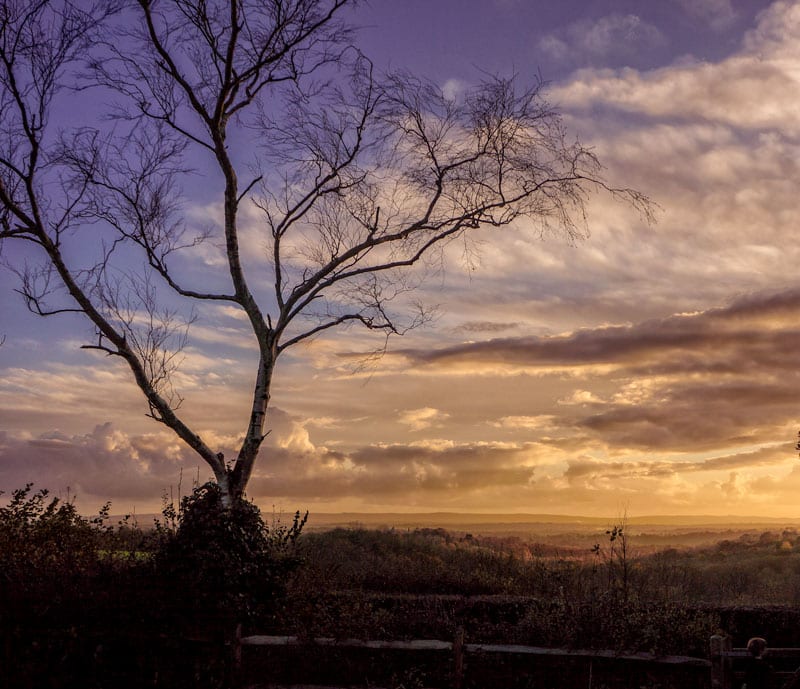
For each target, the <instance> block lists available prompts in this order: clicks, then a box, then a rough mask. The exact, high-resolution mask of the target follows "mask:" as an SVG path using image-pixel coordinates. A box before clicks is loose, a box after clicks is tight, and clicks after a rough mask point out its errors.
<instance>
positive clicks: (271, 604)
mask: <svg viewBox="0 0 800 689" xmlns="http://www.w3.org/2000/svg"><path fill="white" fill-rule="evenodd" d="M165 516H166V517H167V520H166V521H167V523H170V522H171V523H174V524H175V525H176V528H169V527H168V526H165V525H164V524H159V525H158V527H157V534H158V538H159V545H158V549H157V551H156V556H155V558H154V561H153V574H154V575H155V577H156V578H157V581H158V587H159V589H160V590H161V593H162V594H165V595H164V596H163V610H164V611H165V612H166V613H167V614H168V615H169V614H170V613H171V617H173V618H174V619H173V620H171V622H173V623H174V624H177V625H179V626H180V625H183V626H185V624H186V623H188V624H190V625H192V626H194V627H195V629H194V631H201V632H202V631H203V629H204V628H205V629H206V630H207V629H208V625H213V628H217V629H219V628H221V627H220V625H228V628H230V625H235V624H236V623H239V622H250V621H252V620H255V619H259V620H263V619H265V618H267V617H270V616H271V615H273V614H274V611H275V606H276V604H277V602H278V601H279V599H281V598H282V596H283V593H284V591H285V587H286V580H287V578H288V577H289V576H290V575H291V572H292V570H293V569H294V568H295V567H296V566H297V565H298V564H299V558H298V557H297V554H296V552H295V548H294V546H295V543H296V541H297V538H298V537H299V535H300V532H301V531H302V528H303V525H304V524H305V517H303V518H301V517H300V513H299V512H298V513H296V514H295V516H294V520H293V522H292V524H291V526H286V525H282V524H280V523H276V524H273V525H272V526H268V525H267V524H266V523H265V522H264V520H263V519H262V517H261V513H260V511H259V509H258V508H257V507H256V506H255V505H254V504H253V503H252V502H248V501H246V500H239V501H236V502H235V503H234V504H233V505H231V506H230V507H226V506H225V505H223V501H222V494H221V492H220V490H219V488H218V487H217V485H216V484H214V483H207V484H205V485H203V486H200V487H198V488H196V489H195V490H194V491H193V492H192V494H191V495H188V496H186V497H184V498H183V500H182V501H181V505H180V510H179V512H178V514H177V517H176V519H175V520H171V519H170V515H169V514H166V515H165ZM198 626H199V629H198V628H197V627H198Z"/></svg>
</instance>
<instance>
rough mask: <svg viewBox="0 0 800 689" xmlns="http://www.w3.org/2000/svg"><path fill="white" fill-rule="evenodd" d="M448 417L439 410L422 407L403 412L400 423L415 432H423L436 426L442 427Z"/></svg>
mask: <svg viewBox="0 0 800 689" xmlns="http://www.w3.org/2000/svg"><path fill="white" fill-rule="evenodd" d="M448 416H449V414H445V413H444V412H442V411H440V410H438V409H434V408H432V407H422V408H420V409H409V410H407V411H404V412H401V414H400V418H399V421H400V423H403V424H406V425H408V426H410V427H411V430H413V431H421V430H424V429H426V428H431V427H432V426H434V425H440V424H441V422H442V421H444V420H446V419H447V418H448Z"/></svg>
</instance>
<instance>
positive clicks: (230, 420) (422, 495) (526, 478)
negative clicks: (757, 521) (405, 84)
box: [0, 0, 800, 518]
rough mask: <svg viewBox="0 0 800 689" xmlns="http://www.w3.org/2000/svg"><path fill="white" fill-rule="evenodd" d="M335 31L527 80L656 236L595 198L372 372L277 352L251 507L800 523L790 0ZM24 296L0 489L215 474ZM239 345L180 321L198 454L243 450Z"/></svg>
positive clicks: (796, 160) (376, 22)
mask: <svg viewBox="0 0 800 689" xmlns="http://www.w3.org/2000/svg"><path fill="white" fill-rule="evenodd" d="M352 16H353V21H354V23H356V24H357V25H359V26H360V29H359V33H358V34H357V43H358V45H359V46H360V47H361V48H362V49H363V51H364V52H365V53H366V54H367V55H369V56H370V57H371V59H372V60H373V61H374V62H375V64H376V65H377V66H378V67H379V68H381V69H402V70H407V71H409V72H411V73H415V74H420V75H425V76H427V77H428V78H430V79H432V80H433V81H435V82H436V83H437V84H439V85H440V86H441V87H442V88H443V89H444V91H445V92H446V93H459V92H463V91H464V90H465V89H467V88H468V87H469V86H470V85H472V84H475V83H476V82H478V81H480V80H481V79H483V78H485V76H486V75H487V74H497V75H502V76H508V75H511V74H514V75H516V78H517V79H518V80H520V81H521V82H522V83H532V82H533V81H534V80H535V79H537V78H542V79H544V80H545V81H546V82H547V84H548V86H547V91H546V95H547V98H548V100H549V101H550V102H551V103H553V104H554V105H555V106H556V107H557V108H558V109H559V110H560V111H561V113H562V114H563V117H564V121H565V124H566V126H567V128H568V131H569V132H570V135H571V136H575V137H578V138H579V139H580V141H581V142H582V143H584V144H585V145H587V146H591V147H592V148H593V150H594V151H595V152H596V153H597V155H598V157H599V158H600V160H601V161H602V163H603V165H604V166H605V174H606V176H607V178H608V179H609V181H611V182H612V183H614V184H617V185H620V186H630V187H635V188H636V189H637V190H639V191H641V192H643V193H645V194H647V195H648V196H649V197H650V198H651V199H652V200H653V201H654V203H655V204H657V208H656V222H654V223H652V224H651V223H648V222H646V221H645V220H644V219H643V218H642V217H641V216H640V214H638V213H637V212H636V211H635V210H634V209H632V208H630V207H628V206H626V205H625V204H621V203H619V202H617V201H615V200H614V199H612V198H609V196H608V195H596V196H592V197H591V198H590V199H589V201H588V203H587V228H588V231H587V233H586V236H585V237H583V238H580V239H577V240H569V239H567V238H565V237H563V236H560V235H559V234H558V233H547V234H545V235H542V234H541V233H540V232H539V231H538V230H537V229H536V228H535V227H533V226H532V225H531V224H530V223H529V222H527V221H525V222H518V223H517V224H516V225H515V226H514V227H513V228H509V229H508V230H506V231H503V232H502V233H496V232H495V233H489V232H483V233H482V234H479V235H478V236H477V239H478V249H479V251H478V252H477V253H474V254H470V255H469V256H466V257H465V256H464V255H463V254H459V252H457V251H453V252H451V253H452V254H453V255H452V256H449V257H448V259H449V260H448V261H447V263H446V269H445V270H444V271H443V272H442V273H441V274H439V275H436V276H434V277H433V278H432V279H430V280H429V281H428V282H427V283H425V284H424V285H423V286H422V287H420V288H419V296H420V297H421V298H422V299H423V300H425V301H427V302H428V303H431V304H436V305H437V317H436V319H435V320H434V321H433V322H432V323H430V324H428V325H427V326H425V327H424V328H420V329H418V330H415V331H412V332H411V333H409V334H407V335H405V336H404V337H402V338H399V337H398V338H393V339H392V340H391V341H390V343H389V349H388V352H387V353H386V354H385V355H384V356H383V357H382V358H380V359H378V360H374V361H368V362H365V360H364V356H365V353H366V352H368V351H370V350H371V349H372V348H374V346H375V341H374V340H373V339H370V337H369V336H368V335H367V334H365V333H364V332H361V331H358V330H354V329H351V330H348V331H345V332H341V333H335V334H330V335H327V336H325V337H319V338H317V339H315V340H314V341H313V342H310V343H309V344H307V345H304V346H302V347H298V348H296V349H294V350H291V351H290V352H289V353H288V354H287V355H286V356H285V358H283V359H282V360H280V361H279V363H278V370H277V373H276V380H275V385H274V388H273V394H272V408H271V411H270V417H269V421H268V427H269V428H270V429H271V433H270V435H269V436H268V438H267V441H266V443H265V447H264V449H263V450H262V456H261V457H260V459H259V463H258V464H257V466H256V469H255V472H254V476H253V479H252V480H251V483H250V486H249V495H250V496H251V497H252V498H253V499H255V500H256V502H257V503H258V504H259V505H261V506H262V507H263V508H265V509H270V507H272V506H275V507H276V508H277V509H279V510H283V511H294V510H295V509H309V510H311V512H312V514H313V512H314V511H319V512H337V511H396V512H409V511H425V512H429V511H458V512H484V513H508V512H527V513H550V514H573V515H591V516H605V515H608V516H611V517H613V516H615V515H618V514H620V513H622V512H627V514H628V515H629V516H635V517H638V516H643V515H668V514H676V515H677V514H681V515H687V514H716V515H726V514H731V515H755V516H770V517H787V518H788V517H800V505H799V504H798V499H800V461H799V460H798V456H797V452H796V451H795V448H794V445H795V442H796V437H797V431H798V429H800V418H798V416H799V415H798V407H799V406H800V405H799V403H800V374H798V362H800V318H798V317H800V280H799V279H798V278H797V266H798V265H800V243H798V241H797V222H798V220H797V219H798V206H799V205H800V200H799V199H800V196H799V195H798V192H797V185H798V182H800V2H793V1H786V0H779V1H777V2H768V1H767V0H760V1H755V0H657V1H656V2H645V1H643V0H638V1H637V0H595V1H591V2H589V1H586V0H584V1H579V0H562V1H561V2H558V3H553V2H546V1H545V0H527V1H525V0H436V2H430V1H429V0H424V1H423V0H406V1H405V2H403V3H399V2H392V1H390V0H372V2H371V3H369V4H367V5H362V6H360V7H359V8H358V9H357V10H355V11H354V12H353V15H352ZM66 115H67V114H65V116H66ZM187 214H188V215H189V216H192V214H194V216H201V215H205V216H207V217H209V218H214V217H218V215H219V206H218V205H215V202H214V201H213V200H212V201H210V202H208V203H206V204H196V205H195V206H194V207H191V208H187ZM253 222H255V221H253ZM255 229H257V228H254V231H255ZM6 255H7V254H6ZM210 262H211V261H210V259H209V258H208V257H207V256H206V258H205V263H204V262H203V261H202V260H201V261H199V262H198V264H197V265H196V270H198V271H202V270H206V269H208V265H209V264H210ZM14 286H15V285H14V279H13V276H12V275H11V274H10V273H9V271H7V270H1V269H0V294H1V295H2V297H0V335H3V336H5V342H4V344H3V345H2V347H0V490H4V491H6V492H8V491H10V490H12V489H14V488H17V487H20V486H22V485H24V484H25V483H27V482H30V481H33V482H35V483H36V485H37V487H47V488H49V489H50V490H51V491H52V492H53V493H55V494H61V495H64V494H66V492H67V490H69V494H70V495H77V496H78V501H79V504H80V505H81V507H83V508H84V509H86V510H91V509H94V508H95V507H96V506H97V505H99V504H101V503H103V502H105V501H106V500H111V501H112V505H113V511H115V512H126V511H131V510H133V509H135V510H136V511H138V512H146V511H152V510H155V509H157V508H158V506H159V504H160V499H161V495H162V494H163V493H164V492H165V491H166V492H169V491H170V490H171V489H172V490H173V491H176V490H177V489H178V484H179V483H180V485H181V489H182V491H183V492H186V490H187V489H188V487H189V486H190V485H191V481H192V480H193V479H194V478H195V477H196V476H199V477H200V479H201V480H205V479H206V478H207V477H208V476H209V475H210V471H209V470H208V469H207V468H206V467H205V465H203V464H202V463H201V462H200V460H198V459H196V458H195V457H194V456H193V455H192V452H191V451H190V450H189V449H187V448H186V447H184V446H183V445H182V444H181V442H180V441H179V440H178V439H177V438H176V437H174V436H173V435H172V434H171V432H170V431H169V430H168V429H165V428H163V427H161V426H159V425H158V424H157V423H155V422H154V421H152V420H151V419H148V418H147V417H146V416H145V412H146V404H145V402H144V399H143V397H142V396H141V393H140V392H139V391H138V389H137V388H136V387H135V386H134V384H133V383H132V381H131V380H130V376H129V374H128V372H127V370H126V369H125V368H123V366H122V364H121V363H119V362H115V361H113V360H111V359H109V358H107V357H103V356H101V355H98V354H97V353H96V352H87V351H86V350H81V349H80V345H81V344H83V343H85V342H86V341H88V339H90V338H91V330H90V329H89V328H87V326H86V324H85V323H83V322H82V321H80V319H79V318H78V317H76V316H71V315H67V316H61V317H57V318H50V319H41V318H38V317H35V316H33V315H32V314H30V313H28V312H27V311H26V309H25V307H24V304H23V302H22V300H21V298H20V297H19V296H18V295H16V294H15V293H13V289H14ZM254 350H255V346H254V342H253V341H252V339H251V338H249V337H248V334H247V328H246V324H245V323H244V322H243V319H242V317H241V314H240V313H238V312H236V311H235V310H234V309H231V308H229V307H225V306H214V307H209V308H204V309H203V310H202V311H201V312H199V313H198V318H197V321H196V322H195V323H194V324H193V326H192V328H191V330H190V334H189V342H188V346H187V348H186V350H185V360H184V362H183V364H182V367H181V369H180V371H179V373H178V374H177V376H176V380H175V384H176V388H177V389H178V391H179V392H180V394H181V395H182V397H183V398H184V400H185V402H184V406H183V407H182V411H183V413H184V414H185V415H186V417H187V418H188V419H189V420H190V422H191V424H192V425H193V426H194V427H195V428H197V429H199V430H200V433H201V435H202V436H203V437H204V439H206V441H207V442H209V443H210V444H212V446H219V447H221V448H226V450H227V448H233V447H235V446H236V441H237V439H238V437H239V436H240V434H241V432H242V429H243V426H244V424H245V423H246V418H247V417H246V415H247V413H248V410H249V402H248V397H249V395H250V393H251V390H252V373H251V372H252V370H253V365H254V357H255V354H254ZM226 454H227V452H226Z"/></svg>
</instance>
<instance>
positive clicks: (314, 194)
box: [0, 0, 649, 504]
mask: <svg viewBox="0 0 800 689" xmlns="http://www.w3.org/2000/svg"><path fill="white" fill-rule="evenodd" d="M354 4H355V3H354V2H353V1H351V0H258V1H256V0H135V1H134V0H114V1H109V0H103V1H102V2H97V3H91V2H72V1H70V0H50V1H48V0H38V1H36V2H33V3H31V2H30V0H4V1H3V2H2V4H0V133H1V135H0V240H3V241H4V242H5V244H6V245H7V244H9V242H10V241H14V242H19V243H23V244H27V245H29V246H30V245H33V247H34V248H35V251H36V257H37V258H36V260H34V259H33V257H29V258H28V261H27V262H24V261H22V260H21V259H20V258H19V256H22V253H20V254H19V255H17V256H16V257H9V254H8V251H7V249H6V247H3V251H4V253H5V257H6V263H7V264H10V265H11V266H12V269H13V270H15V271H16V272H17V274H18V276H19V292H21V294H22V295H23V296H24V298H25V299H26V301H27V305H28V307H29V308H30V309H31V310H32V311H33V312H35V313H37V314H41V315H51V314H56V313H65V312H78V313H80V314H82V315H83V316H85V317H86V318H87V319H88V321H89V322H90V323H91V325H92V326H93V328H94V330H95V338H94V339H93V341H92V342H91V343H89V344H86V345H85V346H86V347H87V348H89V349H95V350H100V351H102V352H105V353H106V354H108V355H111V356H113V357H118V358H120V359H122V360H123V361H124V362H125V364H127V366H128V367H129V368H130V370H131V373H132V375H133V377H134V379H135V381H136V384H137V385H138V386H139V388H141V390H142V392H143V393H144V395H145V397H146V399H147V403H148V405H149V414H150V416H152V417H153V418H154V419H155V420H156V421H158V422H160V423H162V424H164V425H165V426H167V427H168V428H170V429H172V430H173V431H174V432H175V433H176V434H177V435H178V436H179V437H180V438H181V439H182V440H183V441H184V442H186V443H187V444H188V445H189V446H190V447H191V448H193V449H194V450H195V451H196V452H197V454H199V455H200V456H201V457H202V458H203V459H204V460H205V462H206V463H207V464H208V465H209V466H210V467H211V469H212V470H213V472H214V476H215V478H216V481H217V483H218V485H219V487H220V489H221V491H222V495H223V498H224V502H225V503H226V504H230V502H231V501H232V500H235V499H237V498H240V497H241V496H242V494H243V493H244V491H245V487H246V486H247V482H248V479H249V478H250V475H251V472H252V471H253V465H254V462H255V461H256V457H257V456H258V454H259V449H260V447H261V445H262V442H263V440H264V438H265V433H266V428H265V416H266V412H267V407H268V404H269V401H270V389H271V383H272V376H273V372H274V370H275V365H276V363H277V361H278V359H279V357H280V355H281V354H282V353H283V352H284V351H285V350H287V349H288V348H290V347H292V346H293V345H296V344H297V343H299V342H302V341H304V340H306V339H308V338H310V337H312V336H314V335H317V334H318V333H321V332H323V331H326V330H329V329H331V328H336V327H339V326H346V325H349V324H357V325H360V326H363V327H365V328H368V329H370V330H373V331H380V332H382V333H384V334H386V335H387V336H388V335H391V334H395V333H402V332H404V331H406V330H407V329H408V328H411V327H415V326H417V325H419V324H421V323H423V322H425V321H426V319H427V318H428V313H427V312H426V310H425V308H424V307H422V306H420V307H413V306H412V308H411V309H410V311H409V310H407V309H406V308H405V307H404V308H400V305H401V303H403V302H405V303H406V307H407V306H408V303H409V302H410V301H411V300H412V298H413V295H412V294H410V293H413V291H414V290H415V288H416V287H417V286H418V284H419V283H418V281H417V279H416V278H415V277H413V276H414V275H415V276H417V277H418V276H419V275H420V274H421V272H422V273H424V270H423V271H421V272H420V271H418V270H414V271H412V270H411V269H412V268H415V269H417V268H424V266H426V265H430V262H431V261H436V260H439V259H440V258H441V256H442V251H443V248H444V247H445V245H446V244H447V243H448V242H451V241H453V240H455V239H459V240H465V241H466V239H467V237H468V235H469V234H470V233H472V232H473V231H475V230H478V229H479V228H495V229H499V228H502V227H504V226H506V225H509V224H510V223H512V222H514V221H515V220H517V219H518V218H521V217H527V218H533V219H534V220H535V221H538V222H539V224H540V225H542V226H553V227H554V228H557V229H560V230H561V231H562V232H564V233H566V234H568V235H576V234H579V233H580V232H581V230H582V224H583V222H584V216H583V212H584V201H585V199H586V197H587V194H588V193H589V192H590V191H592V190H594V189H597V188H600V189H605V190H606V191H609V192H611V193H612V194H614V195H617V196H620V197H622V198H623V199H624V200H626V201H628V202H630V203H632V204H633V205H634V206H637V207H638V208H640V209H642V210H643V211H644V212H645V213H646V214H647V213H649V205H648V202H647V199H646V198H644V197H643V196H642V195H641V194H639V193H637V192H635V191H632V190H629V189H613V188H610V187H609V186H608V185H607V184H606V183H605V182H604V180H603V178H602V175H601V168H600V164H599V162H598V160H597V159H596V157H595V156H594V154H593V153H592V152H591V151H590V150H589V149H587V148H585V147H583V146H582V145H581V144H579V143H577V142H572V141H570V140H568V139H567V136H566V133H565V130H564V127H563V125H562V122H561V119H560V117H559V114H558V113H557V112H556V111H555V110H553V109H552V108H551V107H550V106H549V105H548V103H547V102H546V101H545V100H544V99H543V97H542V93H541V84H540V83H538V82H536V83H535V84H534V85H533V86H532V87H530V88H523V89H520V88H518V86H517V85H516V84H515V81H514V80H513V79H502V78H489V79H487V80H486V81H485V83H483V84H481V85H480V86H478V87H477V88H475V89H473V90H471V91H469V92H468V93H465V94H463V96H461V97H458V98H456V99H451V98H448V97H446V96H445V95H444V94H443V93H442V91H441V90H440V89H439V88H438V87H437V86H435V85H434V84H432V83H429V82H427V81H425V80H424V79H422V78H419V77H417V76H414V75H409V74H402V73H399V74H389V75H384V76H379V75H377V74H376V72H375V70H374V69H373V66H372V64H371V63H370V62H369V60H367V59H366V58H365V57H364V56H362V55H361V54H360V53H359V52H358V51H357V50H356V49H355V48H353V47H352V46H351V41H352V31H351V28H350V27H349V25H348V24H347V23H346V21H345V20H346V18H347V17H346V10H348V9H349V8H350V6H352V5H354ZM351 18H352V15H351ZM75 89H78V92H79V94H80V95H79V96H76V93H75ZM87 98H91V101H86V99H87ZM79 99H80V100H79ZM106 100H109V101H110V105H109V107H108V108H107V110H106V111H105V112H102V113H101V112H100V107H101V103H102V102H104V101H106ZM87 102H88V103H90V104H91V108H87ZM75 108H78V109H81V108H82V109H83V110H86V109H91V111H92V112H91V115H92V117H91V118H89V119H88V120H87V118H86V117H84V116H77V115H75V116H73V115H72V114H71V112H72V111H73V110H74V109H75ZM101 115H104V116H105V119H103V118H101ZM72 119H76V120H78V122H77V124H75V125H74V126H71V124H72V123H71V122H70V120H72ZM193 167H195V168H201V169H202V170H203V173H204V176H205V179H206V182H205V185H206V186H205V187H204V190H205V189H207V190H208V195H206V196H205V197H204V199H203V200H204V203H205V202H209V201H210V202H211V203H212V204H213V207H214V209H215V210H216V209H219V212H220V213H221V216H222V219H221V221H220V222H219V223H218V224H215V225H213V226H210V227H200V228H199V229H198V227H197V222H196V221H195V220H194V219H193V218H194V216H192V215H191V214H190V213H188V211H187V207H188V206H189V205H190V204H192V203H195V204H197V195H195V196H194V197H190V196H188V195H187V194H186V193H185V192H184V189H186V188H192V187H196V186H197V179H198V177H197V172H196V171H195V170H193V169H192V168H193ZM209 195H210V196H209ZM245 231H247V232H257V233H258V238H259V242H260V244H261V245H262V246H264V247H266V251H265V252H264V253H263V254H259V255H258V256H253V255H252V252H248V251H246V250H243V248H242V241H243V237H244V234H243V233H245ZM207 242H217V243H218V244H221V245H223V246H224V262H223V263H224V265H220V266H217V265H210V264H208V263H206V264H205V265H204V266H203V269H202V270H201V271H194V272H191V271H188V270H187V269H186V263H185V262H183V263H182V261H183V258H190V257H191V255H192V253H193V252H198V251H203V250H204V249H203V247H204V246H205V245H206V243H207ZM20 251H21V250H20ZM179 259H180V260H179ZM256 275H257V276H258V280H259V281H261V280H262V279H263V278H264V277H265V276H266V277H268V278H269V281H270V285H271V287H270V289H269V290H268V291H265V290H264V289H263V287H261V286H259V287H256V286H254V285H256V284H257V283H256V282H255V281H254V280H255V276H256ZM170 291H171V294H169V292H170ZM208 303H212V304H221V305H229V306H231V307H233V308H235V309H238V310H240V311H241V312H242V313H243V314H244V315H245V316H246V319H247V321H248V322H249V325H250V328H251V330H252V334H253V338H254V341H255V343H257V345H258V351H259V356H258V362H257V364H256V366H255V369H254V370H253V387H254V392H253V396H252V407H251V408H250V410H249V411H248V412H247V414H246V419H243V440H242V443H241V446H240V448H239V451H238V455H237V456H236V457H235V459H233V461H230V462H226V460H225V458H224V457H223V455H222V454H221V453H220V452H219V448H215V447H212V446H211V445H210V444H208V443H207V442H206V441H205V440H203V439H202V438H201V437H200V436H199V435H198V434H197V433H196V432H195V431H194V430H193V429H192V428H191V427H190V426H189V425H187V423H186V422H185V421H184V420H183V419H182V417H181V415H180V413H179V407H180V402H181V398H180V396H179V395H178V394H177V393H176V392H175V390H174V388H173V386H172V374H173V373H174V371H175V369H176V367H177V365H178V363H179V360H180V357H179V353H180V352H181V350H182V348H183V347H184V345H185V343H186V341H187V339H186V338H187V337H188V329H189V325H190V324H191V322H192V320H193V318H194V308H196V305H199V304H208ZM403 313H405V314H406V315H405V316H403Z"/></svg>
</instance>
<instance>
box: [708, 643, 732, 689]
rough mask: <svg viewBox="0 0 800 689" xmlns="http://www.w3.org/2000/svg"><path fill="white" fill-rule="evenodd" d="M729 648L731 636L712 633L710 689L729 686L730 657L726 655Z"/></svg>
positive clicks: (723, 688) (721, 688) (725, 688)
mask: <svg viewBox="0 0 800 689" xmlns="http://www.w3.org/2000/svg"><path fill="white" fill-rule="evenodd" d="M730 650H731V638H730V637H729V636H726V635H723V634H714V636H712V637H711V643H710V653H709V655H710V660H711V689H730V688H731V659H730V656H728V655H726V652H727V651H730Z"/></svg>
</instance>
